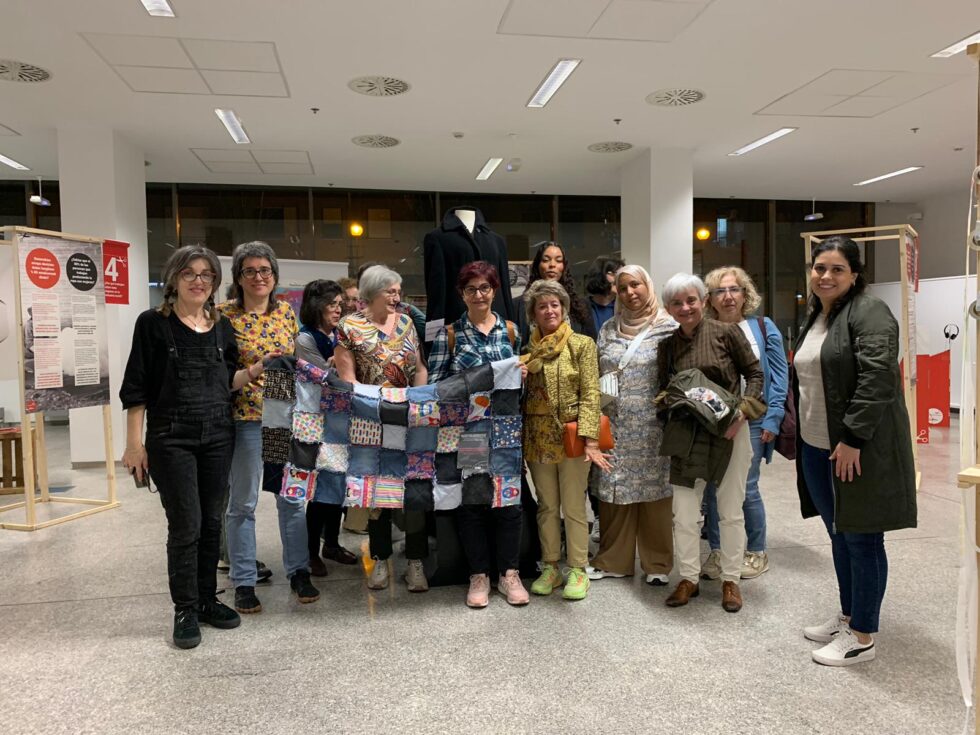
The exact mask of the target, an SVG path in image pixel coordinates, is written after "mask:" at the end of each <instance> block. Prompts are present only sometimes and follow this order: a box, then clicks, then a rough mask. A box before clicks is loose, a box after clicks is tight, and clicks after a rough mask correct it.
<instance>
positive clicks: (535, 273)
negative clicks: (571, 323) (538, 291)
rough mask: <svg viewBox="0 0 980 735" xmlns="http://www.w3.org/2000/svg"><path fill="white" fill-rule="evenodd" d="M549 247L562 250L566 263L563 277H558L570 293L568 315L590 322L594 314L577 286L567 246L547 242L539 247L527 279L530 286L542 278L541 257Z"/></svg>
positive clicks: (578, 320)
mask: <svg viewBox="0 0 980 735" xmlns="http://www.w3.org/2000/svg"><path fill="white" fill-rule="evenodd" d="M548 248H558V249H559V250H560V251H561V257H562V261H563V262H564V263H565V268H564V270H562V272H561V278H559V279H558V283H560V284H561V285H562V288H564V289H565V291H566V292H567V293H568V299H569V307H568V315H569V316H570V317H571V318H572V319H574V320H575V321H577V322H578V323H579V324H588V323H590V322H591V320H592V314H591V313H589V307H588V304H586V303H585V299H583V298H582V297H581V296H579V293H578V289H576V288H575V279H574V278H573V277H572V266H571V264H570V263H569V262H568V255H566V253H565V248H563V247H562V246H561V245H559V244H558V243H556V242H546V243H543V244H542V245H541V247H539V248H538V252H537V253H535V254H534V260H533V261H531V274H530V276H529V277H528V281H527V285H528V287H530V285H531V284H532V283H534V282H535V281H539V280H541V271H540V268H541V259H542V258H543V257H544V251H545V250H547V249H548Z"/></svg>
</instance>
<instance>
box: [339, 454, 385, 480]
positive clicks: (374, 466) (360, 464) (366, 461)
mask: <svg viewBox="0 0 980 735" xmlns="http://www.w3.org/2000/svg"><path fill="white" fill-rule="evenodd" d="M380 468H381V450H380V449H378V448H377V447H351V448H350V450H349V451H348V453H347V474H348V475H356V476H357V477H367V476H370V475H376V474H378V470H379V469H380Z"/></svg>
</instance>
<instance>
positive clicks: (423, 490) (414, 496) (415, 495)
mask: <svg viewBox="0 0 980 735" xmlns="http://www.w3.org/2000/svg"><path fill="white" fill-rule="evenodd" d="M404 507H405V510H406V511H418V512H424V513H428V512H429V511H433V510H435V502H434V500H433V497H432V480H405V506H404Z"/></svg>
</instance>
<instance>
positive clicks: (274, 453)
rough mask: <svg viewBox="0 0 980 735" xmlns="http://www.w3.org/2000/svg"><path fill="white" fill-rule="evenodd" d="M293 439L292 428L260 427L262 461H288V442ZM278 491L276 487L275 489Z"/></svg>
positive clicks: (281, 462) (279, 462) (283, 462)
mask: <svg viewBox="0 0 980 735" xmlns="http://www.w3.org/2000/svg"><path fill="white" fill-rule="evenodd" d="M292 440H293V432H292V429H270V428H267V427H265V426H263V427H262V461H263V462H271V463H273V464H285V463H286V462H288V461H289V444H290V443H291V442H292ZM276 492H278V488H277V489H276Z"/></svg>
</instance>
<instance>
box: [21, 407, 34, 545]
mask: <svg viewBox="0 0 980 735" xmlns="http://www.w3.org/2000/svg"><path fill="white" fill-rule="evenodd" d="M31 428H32V427H31V415H30V414H28V413H25V414H23V415H22V416H21V419H20V435H21V437H22V439H21V444H22V445H23V447H24V515H25V525H27V526H33V525H34V524H36V523H37V512H36V509H35V508H34V491H35V486H34V467H35V460H34V447H33V444H34V442H32V441H31Z"/></svg>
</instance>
